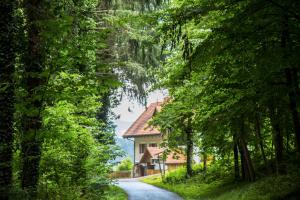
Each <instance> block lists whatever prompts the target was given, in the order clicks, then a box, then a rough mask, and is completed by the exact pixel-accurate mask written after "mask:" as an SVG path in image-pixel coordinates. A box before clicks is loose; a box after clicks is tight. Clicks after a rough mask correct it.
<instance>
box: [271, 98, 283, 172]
mask: <svg viewBox="0 0 300 200" xmlns="http://www.w3.org/2000/svg"><path fill="white" fill-rule="evenodd" d="M269 111H270V120H271V125H272V132H273V141H274V146H275V161H276V174H281V173H283V172H284V171H285V169H284V168H285V166H284V164H283V137H282V130H281V127H280V122H279V120H280V119H278V116H279V114H278V111H275V108H274V105H273V103H271V104H270V106H269Z"/></svg>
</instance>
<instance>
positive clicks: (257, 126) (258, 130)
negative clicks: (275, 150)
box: [255, 115, 268, 167]
mask: <svg viewBox="0 0 300 200" xmlns="http://www.w3.org/2000/svg"><path fill="white" fill-rule="evenodd" d="M255 133H256V138H257V140H258V143H259V147H260V151H261V156H262V159H263V161H264V164H265V166H266V167H268V162H267V157H266V154H265V150H264V144H263V140H262V137H261V125H260V118H259V116H258V115H256V116H255Z"/></svg>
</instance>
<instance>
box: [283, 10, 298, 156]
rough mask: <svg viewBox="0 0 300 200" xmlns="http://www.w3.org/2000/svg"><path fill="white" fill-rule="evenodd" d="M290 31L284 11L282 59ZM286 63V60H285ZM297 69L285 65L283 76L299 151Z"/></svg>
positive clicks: (285, 58) (285, 57)
mask: <svg viewBox="0 0 300 200" xmlns="http://www.w3.org/2000/svg"><path fill="white" fill-rule="evenodd" d="M289 41H290V33H289V27H288V15H287V14H286V13H284V14H283V17H282V33H281V48H282V50H283V52H284V55H283V60H284V61H286V60H288V59H287V58H288V55H289V52H290V42H289ZM287 63H288V62H287ZM297 74H298V70H297V69H295V68H294V67H291V66H287V68H286V69H285V77H286V82H287V88H288V96H289V104H290V110H291V115H292V119H293V126H294V131H295V135H296V144H297V147H298V151H299V152H300V120H299V113H298V110H297V107H298V105H297V99H298V98H299V97H298V95H299V84H298V75H297Z"/></svg>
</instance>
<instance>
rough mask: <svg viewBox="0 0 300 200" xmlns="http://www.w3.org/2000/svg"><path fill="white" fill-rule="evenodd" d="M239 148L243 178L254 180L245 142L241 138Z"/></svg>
mask: <svg viewBox="0 0 300 200" xmlns="http://www.w3.org/2000/svg"><path fill="white" fill-rule="evenodd" d="M240 144H241V148H242V149H243V158H244V165H245V166H244V169H245V178H246V180H247V181H255V173H254V168H253V164H252V160H251V157H250V155H249V151H248V148H247V144H246V142H245V140H244V139H243V138H240Z"/></svg>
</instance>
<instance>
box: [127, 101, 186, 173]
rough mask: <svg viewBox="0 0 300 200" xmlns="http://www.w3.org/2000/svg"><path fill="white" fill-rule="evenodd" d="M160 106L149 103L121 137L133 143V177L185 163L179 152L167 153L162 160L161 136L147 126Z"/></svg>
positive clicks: (163, 150)
mask: <svg viewBox="0 0 300 200" xmlns="http://www.w3.org/2000/svg"><path fill="white" fill-rule="evenodd" d="M162 104H163V102H156V103H151V104H150V105H149V106H148V107H147V108H146V110H145V111H144V112H143V113H142V114H141V115H140V116H139V117H138V119H137V120H136V121H135V122H134V123H133V124H132V125H131V126H130V127H129V129H128V130H127V131H126V132H125V133H124V135H123V138H127V139H130V138H131V139H133V141H134V170H133V171H134V172H133V176H134V177H137V176H145V175H150V174H155V173H159V172H161V171H162V170H168V169H169V170H171V169H175V168H177V167H179V166H182V165H184V164H185V163H186V158H185V156H184V155H183V154H182V153H180V152H169V153H168V154H166V155H167V156H165V159H163V157H164V156H163V153H164V152H165V149H163V148H161V147H160V144H161V143H162V142H163V135H162V133H161V132H160V131H159V129H158V128H155V127H153V126H151V125H149V122H150V121H151V119H152V117H153V116H154V115H155V113H157V112H159V111H160V110H161V106H162ZM165 153H166V152H165Z"/></svg>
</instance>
